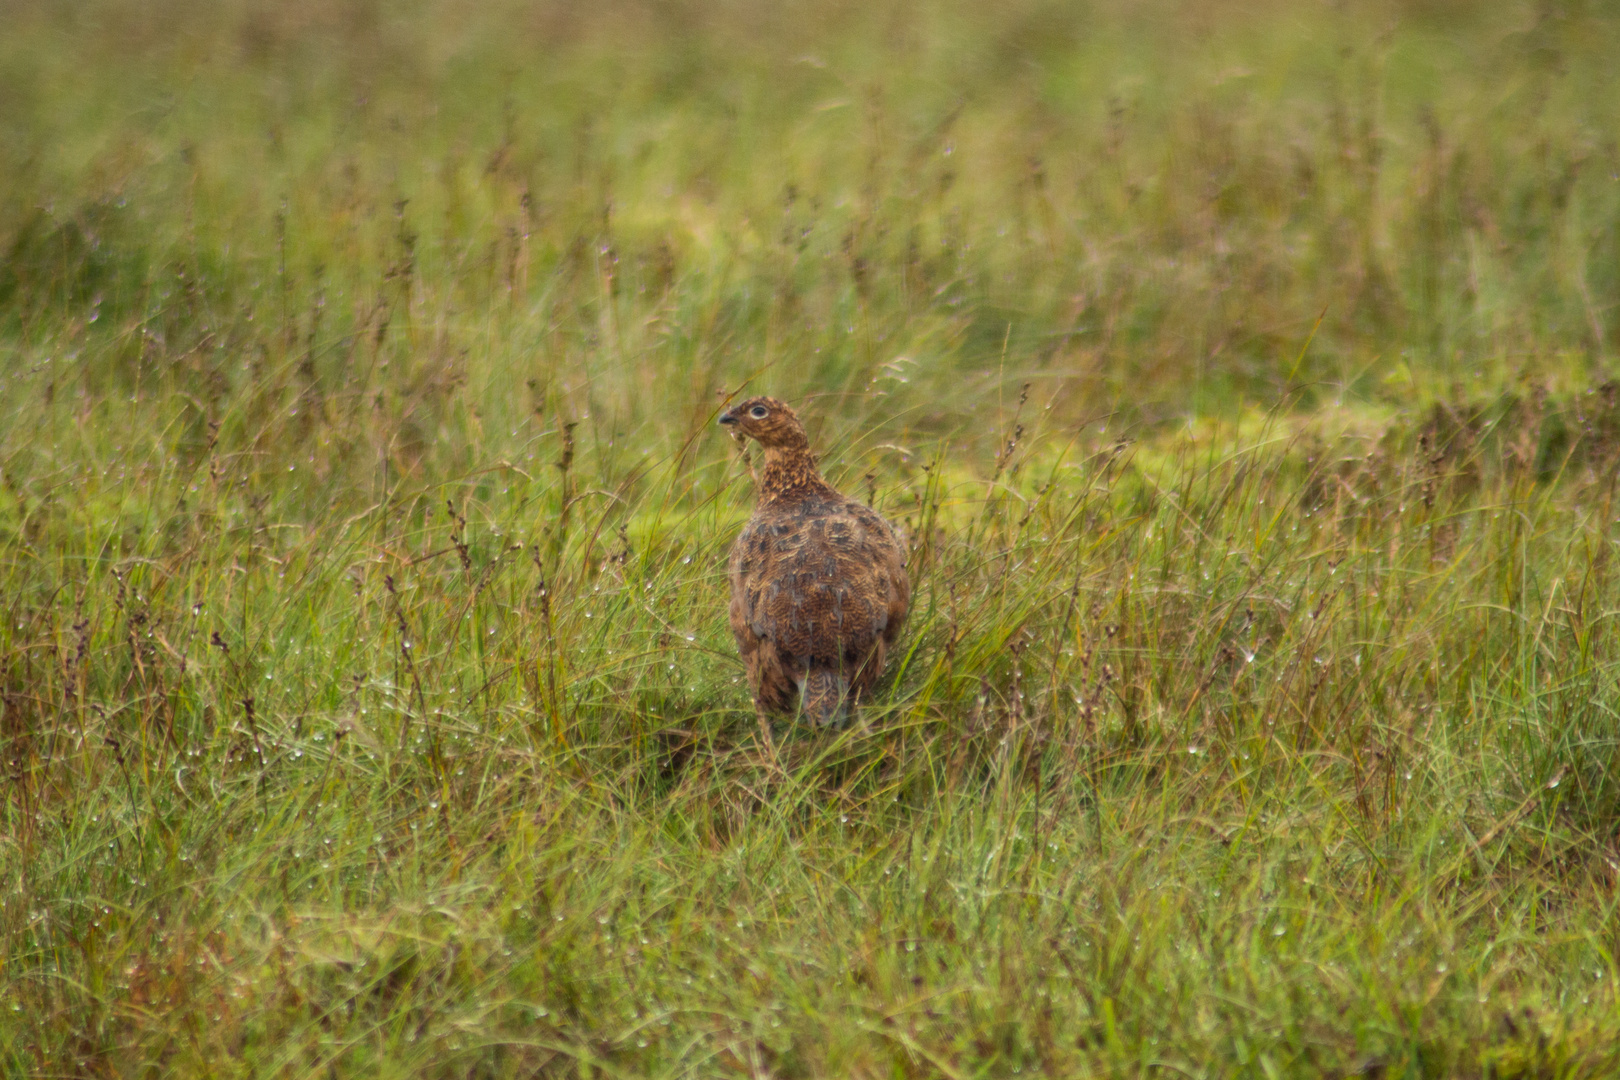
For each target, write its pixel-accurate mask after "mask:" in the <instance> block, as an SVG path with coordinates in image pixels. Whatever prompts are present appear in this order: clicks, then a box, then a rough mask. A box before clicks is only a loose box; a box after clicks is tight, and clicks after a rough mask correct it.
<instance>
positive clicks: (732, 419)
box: [720, 410, 737, 427]
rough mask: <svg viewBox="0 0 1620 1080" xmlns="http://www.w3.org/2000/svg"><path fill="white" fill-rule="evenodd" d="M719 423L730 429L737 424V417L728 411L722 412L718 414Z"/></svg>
mask: <svg viewBox="0 0 1620 1080" xmlns="http://www.w3.org/2000/svg"><path fill="white" fill-rule="evenodd" d="M720 422H721V423H722V424H724V425H726V426H727V427H730V426H731V425H732V424H735V423H736V422H737V415H736V414H735V413H733V412H731V411H729V410H728V411H726V412H723V413H721V414H720Z"/></svg>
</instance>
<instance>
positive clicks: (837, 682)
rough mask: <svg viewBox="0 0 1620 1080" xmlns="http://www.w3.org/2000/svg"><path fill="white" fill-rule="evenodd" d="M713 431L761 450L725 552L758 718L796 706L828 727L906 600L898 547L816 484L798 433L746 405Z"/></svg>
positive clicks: (767, 402) (782, 412) (757, 403)
mask: <svg viewBox="0 0 1620 1080" xmlns="http://www.w3.org/2000/svg"><path fill="white" fill-rule="evenodd" d="M720 423H721V424H724V425H726V426H728V427H730V428H731V429H732V430H733V431H734V432H736V433H738V434H739V435H744V436H747V437H749V438H751V439H754V440H755V441H757V442H758V443H759V444H760V446H761V447H762V448H763V449H764V451H765V463H764V467H763V468H762V469H761V470H760V472H759V476H758V480H759V501H758V503H757V505H756V507H755V510H754V516H753V517H752V518H751V519H749V522H748V524H747V525H746V526H744V527H743V531H742V533H741V535H739V536H738V537H737V542H736V543H735V544H734V545H733V546H732V549H731V561H730V566H729V576H730V579H731V632H732V634H733V635H734V636H735V637H736V639H737V648H738V650H739V651H740V652H741V653H742V658H743V662H744V664H745V665H746V666H747V668H748V684H749V687H750V688H751V689H752V690H753V693H754V703H755V706H756V707H757V708H758V709H759V711H760V713H761V714H762V715H763V714H765V713H770V712H789V711H791V710H792V709H793V707H794V704H795V701H797V703H798V705H799V707H800V709H801V710H802V711H803V713H804V715H805V716H806V717H808V718H809V719H810V720H811V721H812V722H813V723H817V724H830V723H835V722H838V721H839V720H841V719H843V718H844V717H845V716H846V715H847V710H848V706H849V704H850V703H851V702H853V701H858V700H860V699H861V698H862V697H864V696H865V695H867V694H868V693H869V692H870V691H871V689H872V685H873V684H874V683H875V682H876V681H877V677H878V675H879V673H880V672H881V671H882V670H883V664H884V661H885V659H886V658H887V654H888V650H889V648H890V647H891V646H892V645H893V644H894V641H895V639H896V638H897V637H898V636H899V634H900V627H901V624H902V623H904V621H905V618H906V610H907V607H908V606H909V604H910V601H911V582H910V580H909V578H907V576H906V566H905V552H904V549H903V548H902V546H901V544H900V541H899V538H898V537H897V536H896V535H895V532H894V530H893V529H892V528H890V526H889V524H888V522H886V521H884V520H883V518H882V517H880V516H879V515H878V514H877V513H876V512H874V511H873V510H872V509H871V508H869V507H867V506H864V505H862V504H861V503H859V502H856V501H855V500H854V499H849V498H845V497H844V496H843V495H841V494H839V492H838V491H837V490H836V489H835V488H833V487H832V486H831V485H830V484H828V483H827V482H826V481H825V480H823V479H822V478H821V474H820V473H819V472H818V471H817V469H816V461H815V457H814V456H813V455H812V454H811V453H810V443H809V440H808V439H807V438H806V437H805V434H804V425H803V424H801V423H800V422H799V418H798V416H797V415H796V414H795V413H794V411H793V410H792V409H790V408H788V406H787V405H786V404H784V403H783V402H781V401H778V400H776V399H775V398H769V397H756V398H749V399H748V400H747V401H743V402H740V403H738V404H736V405H734V406H732V407H731V408H730V409H729V410H727V411H725V412H723V413H721V414H720Z"/></svg>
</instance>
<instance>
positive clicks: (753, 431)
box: [720, 397, 810, 450]
mask: <svg viewBox="0 0 1620 1080" xmlns="http://www.w3.org/2000/svg"><path fill="white" fill-rule="evenodd" d="M720 423H722V424H724V425H725V426H726V427H729V428H730V429H731V430H732V431H733V432H734V433H736V434H739V435H746V436H748V437H749V438H751V439H753V440H755V441H756V442H758V443H759V444H760V445H761V446H763V447H764V448H765V449H766V450H797V449H804V448H808V447H809V445H810V443H809V440H808V439H806V438H805V434H804V425H803V424H801V423H800V422H799V415H798V413H795V412H794V411H793V410H792V409H790V408H788V406H787V403H786V402H783V401H778V400H776V399H775V398H773V397H753V398H749V399H748V400H747V401H739V402H738V403H737V404H735V405H733V406H732V407H731V408H729V409H727V410H726V411H725V412H723V413H721V414H720Z"/></svg>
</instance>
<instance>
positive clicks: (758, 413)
mask: <svg viewBox="0 0 1620 1080" xmlns="http://www.w3.org/2000/svg"><path fill="white" fill-rule="evenodd" d="M748 415H749V416H752V417H753V418H754V419H755V420H763V419H765V418H766V417H767V416H769V415H771V410H769V409H767V408H766V407H765V406H763V405H755V406H754V407H753V408H752V409H749V410H748Z"/></svg>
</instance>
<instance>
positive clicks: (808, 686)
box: [800, 668, 849, 727]
mask: <svg viewBox="0 0 1620 1080" xmlns="http://www.w3.org/2000/svg"><path fill="white" fill-rule="evenodd" d="M800 696H801V706H800V707H801V708H802V710H803V712H804V717H805V719H806V720H808V721H810V723H812V724H814V725H816V726H817V727H829V726H832V727H836V726H837V725H839V724H842V723H844V721H846V720H848V719H849V679H847V678H845V677H844V676H842V675H840V674H839V673H838V672H836V671H833V670H832V669H831V668H811V669H810V671H809V673H808V674H807V675H806V676H805V679H804V689H803V690H802V691H801V694H800Z"/></svg>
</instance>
